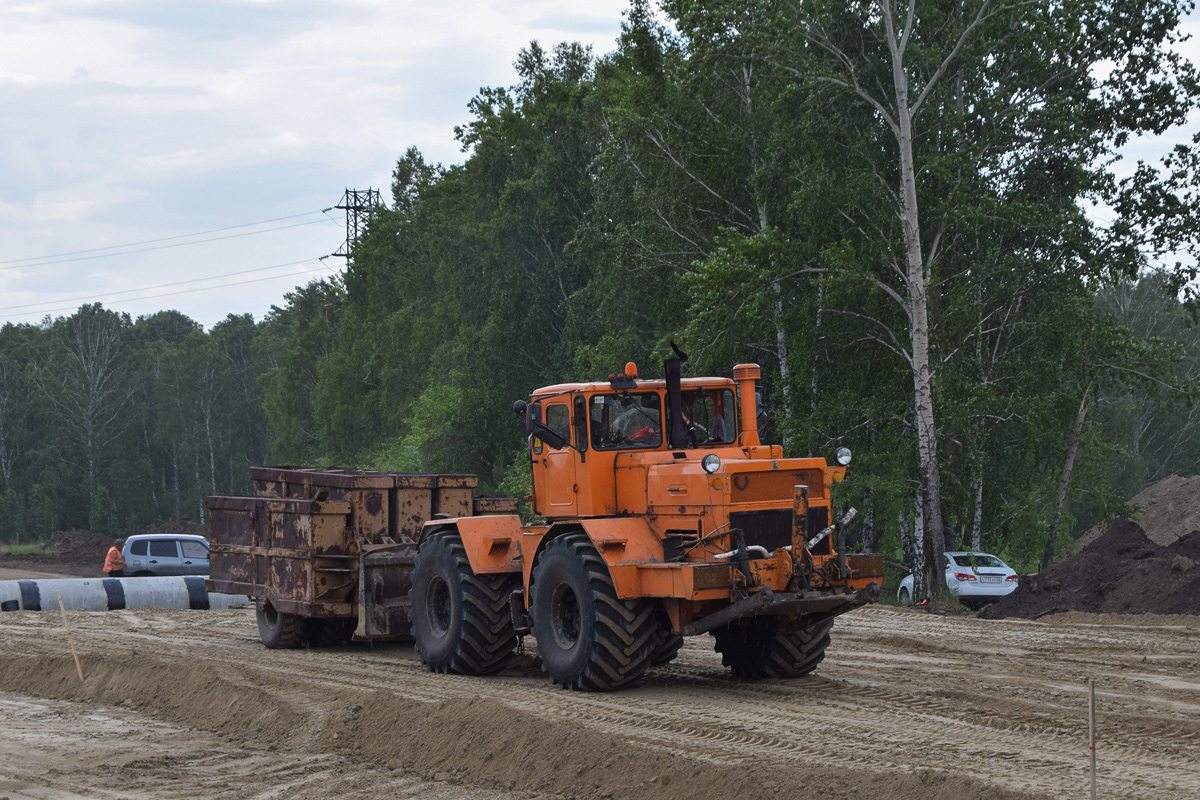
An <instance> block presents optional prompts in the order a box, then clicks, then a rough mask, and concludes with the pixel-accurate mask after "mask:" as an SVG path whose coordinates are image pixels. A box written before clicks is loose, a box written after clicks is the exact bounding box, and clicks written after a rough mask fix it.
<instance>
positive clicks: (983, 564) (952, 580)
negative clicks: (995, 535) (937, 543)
mask: <svg viewBox="0 0 1200 800" xmlns="http://www.w3.org/2000/svg"><path fill="white" fill-rule="evenodd" d="M1017 582H1018V578H1017V573H1016V570H1014V569H1013V568H1012V567H1010V566H1009V565H1008V564H1005V563H1004V562H1003V561H1001V560H1000V559H998V558H996V557H995V556H994V555H991V554H990V553H964V552H953V553H946V586H947V587H948V588H949V589H950V591H951V592H953V593H954V594H955V595H957V596H958V599H959V601H960V602H961V603H963V604H964V605H967V606H971V607H974V608H977V607H979V606H983V605H986V604H988V603H994V602H996V601H997V600H999V599H1000V598H1001V597H1004V596H1005V595H1008V594H1010V593H1011V592H1012V591H1013V590H1014V589H1016V588H1017ZM896 602H898V603H900V605H902V606H910V605H912V603H913V576H912V575H911V574H909V575H907V576H905V578H904V580H902V581H900V588H899V589H898V590H896Z"/></svg>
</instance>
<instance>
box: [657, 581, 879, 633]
mask: <svg viewBox="0 0 1200 800" xmlns="http://www.w3.org/2000/svg"><path fill="white" fill-rule="evenodd" d="M877 600H879V584H877V583H875V582H874V581H872V582H871V583H869V584H867V585H866V586H865V587H863V588H861V589H858V590H857V591H853V592H847V593H844V594H835V593H833V592H828V591H812V590H809V591H801V592H774V591H772V590H771V587H769V586H764V587H763V588H762V589H761V590H759V591H758V592H755V593H754V594H752V595H749V596H748V597H744V598H742V599H741V600H737V601H735V602H734V603H732V604H730V605H728V606H726V607H725V608H723V609H721V610H720V611H717V612H715V613H713V614H709V615H708V616H706V617H702V618H700V619H698V620H695V621H694V622H692V623H690V624H688V625H685V626H683V627H682V628H681V629H680V631H679V632H680V633H681V634H682V635H684V636H695V635H696V634H699V633H706V632H708V631H711V630H712V629H713V628H719V627H720V626H722V625H725V624H727V623H729V622H733V621H734V620H737V619H741V618H743V617H753V616H759V615H764V614H769V615H776V614H788V615H796V616H802V617H804V618H805V620H808V621H809V622H811V623H817V622H820V621H822V620H826V619H829V618H830V617H836V616H838V615H840V614H845V613H846V612H847V611H853V610H854V609H856V608H859V607H861V606H865V605H867V604H869V603H874V602H876V601H877Z"/></svg>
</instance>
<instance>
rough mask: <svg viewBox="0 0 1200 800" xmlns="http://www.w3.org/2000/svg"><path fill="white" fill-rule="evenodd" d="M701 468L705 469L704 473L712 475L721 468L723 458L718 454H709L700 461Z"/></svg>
mask: <svg viewBox="0 0 1200 800" xmlns="http://www.w3.org/2000/svg"><path fill="white" fill-rule="evenodd" d="M700 466H702V467H704V471H705V472H707V473H708V474H709V475H711V474H713V473H714V472H716V471H717V470H719V469H720V468H721V457H720V456H719V455H717V454H716V453H709V454H708V455H706V456H705V457H704V458H702V459H700Z"/></svg>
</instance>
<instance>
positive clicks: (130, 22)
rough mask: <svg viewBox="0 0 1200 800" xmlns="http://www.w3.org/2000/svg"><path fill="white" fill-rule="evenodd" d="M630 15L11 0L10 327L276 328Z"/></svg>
mask: <svg viewBox="0 0 1200 800" xmlns="http://www.w3.org/2000/svg"><path fill="white" fill-rule="evenodd" d="M625 8H626V0H506V1H505V0H438V2H428V0H426V1H425V2H414V1H413V0H392V1H391V2H389V1H388V0H322V1H321V2H315V1H314V0H287V1H286V2H284V1H283V0H224V1H212V0H188V1H187V2H183V1H182V0H53V2H21V1H20V0H0V109H2V111H0V322H4V321H12V322H17V323H21V322H37V321H38V320H39V319H41V318H42V317H44V316H45V315H46V314H50V315H52V316H59V315H63V314H69V313H71V311H73V310H74V308H76V307H77V306H78V305H79V304H80V303H82V302H94V301H100V302H103V303H104V304H105V305H106V306H109V307H111V308H114V309H117V310H121V311H127V312H129V313H130V314H132V315H134V316H135V317H136V316H137V315H139V314H146V313H151V312H154V311H158V310H161V309H164V308H175V309H178V310H180V311H182V312H183V313H185V314H188V315H189V316H191V317H193V318H194V319H196V320H197V321H199V322H201V323H203V324H204V325H205V326H206V327H207V326H211V325H212V324H213V323H215V322H217V321H219V320H221V319H222V318H224V316H225V315H226V314H228V313H245V312H250V313H252V314H254V316H255V318H256V319H261V318H262V316H263V315H264V314H265V313H266V312H267V311H268V310H269V309H270V307H271V306H272V305H273V304H280V303H282V298H283V294H284V292H286V291H288V290H289V289H290V288H292V287H294V286H295V285H296V284H297V283H303V282H306V281H307V280H309V279H311V278H313V277H316V276H320V275H322V274H324V275H328V274H331V271H332V270H335V269H337V268H338V267H339V266H340V265H341V264H342V261H341V259H337V258H328V259H325V260H324V261H322V260H320V258H321V256H325V255H327V254H330V253H332V252H334V251H335V250H336V249H337V248H338V247H339V246H340V245H341V243H342V240H343V238H344V235H345V229H344V222H343V217H342V213H341V212H339V211H329V212H328V213H322V209H326V208H328V207H330V206H334V205H336V204H337V202H338V201H339V199H340V198H341V196H342V192H343V190H344V189H346V188H347V187H348V188H357V189H363V188H367V187H376V188H381V189H383V190H384V195H385V198H386V197H387V194H388V187H389V185H390V174H391V168H392V166H393V165H394V163H395V161H396V158H397V157H398V156H400V155H401V154H402V153H403V152H404V150H405V149H406V148H407V147H408V146H410V145H416V146H417V147H418V148H420V149H421V150H422V152H423V153H424V154H425V156H426V158H427V159H429V160H431V161H440V162H443V163H453V162H459V161H461V160H462V154H461V153H460V152H459V149H458V146H457V143H456V142H455V141H454V137H453V126H454V125H455V124H458V123H462V122H464V121H466V120H467V119H468V115H467V110H466V108H467V102H468V101H469V100H470V98H471V97H472V96H473V95H474V94H475V93H476V92H477V91H478V89H479V88H480V87H481V86H497V85H510V84H511V83H513V82H514V80H515V72H514V70H513V68H512V62H513V61H514V59H515V57H516V54H517V51H518V50H519V49H520V48H522V47H524V46H525V45H527V44H528V43H529V42H530V41H531V40H533V39H537V40H538V41H540V42H541V43H542V44H543V45H545V46H547V47H548V46H551V45H553V44H554V43H556V42H559V41H563V40H578V41H581V42H584V43H585V44H590V45H592V46H593V47H594V49H595V51H596V52H597V53H605V52H608V51H609V50H611V49H612V48H613V44H614V40H615V38H616V36H617V35H618V32H619V29H620V23H621V13H622V11H623V10H624V9H625ZM1189 27H1191V28H1193V29H1194V28H1196V27H1197V26H1196V23H1195V21H1194V20H1193V21H1191V22H1189ZM1194 44H1195V43H1194V42H1193V43H1192V45H1194ZM1189 47H1190V46H1189ZM1193 127H1194V126H1193ZM1189 135H1190V133H1189ZM1183 136H1184V132H1176V134H1173V135H1172V137H1170V138H1169V139H1168V141H1166V142H1161V141H1160V142H1149V143H1139V144H1138V145H1137V146H1136V148H1135V149H1134V150H1132V151H1131V152H1132V153H1133V154H1134V155H1135V156H1142V157H1144V156H1147V155H1152V154H1154V153H1155V152H1158V151H1161V150H1162V149H1163V147H1165V146H1166V145H1167V144H1169V141H1171V140H1177V139H1182V138H1183ZM193 234H198V235H193ZM214 287H215V288H214Z"/></svg>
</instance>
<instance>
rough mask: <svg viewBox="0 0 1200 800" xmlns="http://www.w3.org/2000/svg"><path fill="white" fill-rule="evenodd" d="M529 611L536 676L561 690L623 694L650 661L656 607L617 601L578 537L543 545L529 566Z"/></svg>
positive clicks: (604, 572) (596, 558)
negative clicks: (545, 676)
mask: <svg viewBox="0 0 1200 800" xmlns="http://www.w3.org/2000/svg"><path fill="white" fill-rule="evenodd" d="M531 610H532V612H533V635H534V638H536V639H537V647H538V654H539V655H540V656H541V657H542V671H544V672H547V673H549V675H550V679H551V680H552V681H554V682H555V683H557V684H558V685H560V686H562V687H563V688H567V689H586V690H590V691H609V690H612V689H621V688H624V687H626V686H629V685H631V684H633V683H635V682H637V681H638V680H639V679H640V678H641V677H642V675H643V674H644V673H645V671H646V667H647V666H648V665H649V664H650V657H651V655H652V653H653V652H654V635H655V632H656V631H657V630H658V620H657V618H656V616H655V613H654V612H655V609H654V606H653V605H652V603H651V601H649V600H646V599H637V600H621V599H620V598H618V597H617V592H616V589H615V588H614V587H613V582H612V578H611V577H610V576H609V574H608V567H607V566H606V565H605V563H604V560H603V559H602V558H600V554H599V553H597V552H596V548H595V547H593V546H592V543H591V541H590V540H589V539H588V538H587V536H585V535H584V534H582V533H570V534H567V535H565V536H561V537H559V538H557V539H554V540H553V541H551V542H550V543H549V544H548V545H546V549H545V551H544V552H543V553H542V555H541V557H540V558H539V559H538V563H537V566H536V567H535V568H534V576H533V604H532V609H531Z"/></svg>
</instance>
